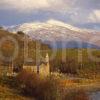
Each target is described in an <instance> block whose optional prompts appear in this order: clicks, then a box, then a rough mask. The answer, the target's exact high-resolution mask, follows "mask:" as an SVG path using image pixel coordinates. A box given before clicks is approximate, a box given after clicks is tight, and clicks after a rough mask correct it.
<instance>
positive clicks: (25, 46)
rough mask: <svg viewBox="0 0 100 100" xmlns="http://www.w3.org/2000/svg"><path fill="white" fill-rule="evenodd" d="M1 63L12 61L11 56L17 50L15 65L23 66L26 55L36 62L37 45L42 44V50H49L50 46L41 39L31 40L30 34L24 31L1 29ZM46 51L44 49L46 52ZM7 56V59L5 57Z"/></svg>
mask: <svg viewBox="0 0 100 100" xmlns="http://www.w3.org/2000/svg"><path fill="white" fill-rule="evenodd" d="M0 40H1V45H0V53H1V56H0V64H1V65H2V64H3V65H4V64H8V63H11V59H12V58H11V57H12V56H13V55H14V52H16V57H14V60H13V63H14V65H15V66H22V65H23V63H24V62H26V61H24V60H25V55H28V58H31V61H32V62H33V63H34V64H35V63H36V48H37V47H36V46H37V44H38V45H39V46H40V50H42V51H43V50H49V46H48V45H45V44H43V43H41V42H40V41H34V40H31V39H30V37H29V36H27V35H25V34H24V33H23V32H18V33H16V34H13V33H10V32H8V31H5V30H0ZM45 53H46V51H44V54H45ZM4 58H5V59H4Z"/></svg>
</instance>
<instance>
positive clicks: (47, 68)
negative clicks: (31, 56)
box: [45, 53, 50, 74]
mask: <svg viewBox="0 0 100 100" xmlns="http://www.w3.org/2000/svg"><path fill="white" fill-rule="evenodd" d="M45 62H46V73H47V74H50V64H49V55H48V53H47V54H46V57H45Z"/></svg>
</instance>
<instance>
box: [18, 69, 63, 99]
mask: <svg viewBox="0 0 100 100" xmlns="http://www.w3.org/2000/svg"><path fill="white" fill-rule="evenodd" d="M17 79H18V81H19V82H20V84H21V88H22V89H23V92H24V94H28V95H30V96H34V97H36V98H37V99H38V100H61V99H59V98H60V97H61V96H60V88H59V84H58V83H59V82H58V80H57V79H56V78H54V77H52V76H51V77H45V78H42V77H41V76H40V75H37V74H35V73H32V72H28V71H25V70H24V71H23V72H21V73H20V74H19V75H18V76H17Z"/></svg>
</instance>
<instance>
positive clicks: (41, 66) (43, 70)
mask: <svg viewBox="0 0 100 100" xmlns="http://www.w3.org/2000/svg"><path fill="white" fill-rule="evenodd" d="M23 70H29V71H32V72H34V73H37V74H40V75H43V76H48V75H49V74H50V65H49V55H48V54H46V57H45V61H41V62H40V63H38V64H37V65H35V66H34V64H32V62H30V63H26V64H24V65H23Z"/></svg>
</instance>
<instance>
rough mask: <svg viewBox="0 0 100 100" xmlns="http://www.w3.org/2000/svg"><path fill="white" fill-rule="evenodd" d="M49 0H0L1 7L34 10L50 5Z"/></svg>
mask: <svg viewBox="0 0 100 100" xmlns="http://www.w3.org/2000/svg"><path fill="white" fill-rule="evenodd" d="M48 6H49V4H48V2H47V0H2V1H1V0H0V9H16V10H19V11H20V10H32V9H38V8H45V7H48Z"/></svg>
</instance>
